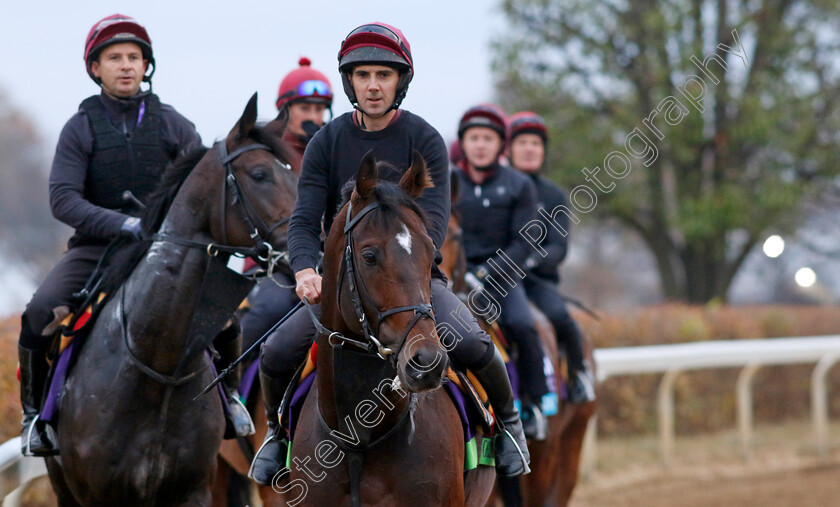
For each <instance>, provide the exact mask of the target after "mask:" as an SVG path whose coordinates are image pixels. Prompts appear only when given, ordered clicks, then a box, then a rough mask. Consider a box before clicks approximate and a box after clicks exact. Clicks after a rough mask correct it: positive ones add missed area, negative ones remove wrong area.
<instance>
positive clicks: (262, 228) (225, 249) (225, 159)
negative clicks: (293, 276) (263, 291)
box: [152, 140, 291, 264]
mask: <svg viewBox="0 0 840 507" xmlns="http://www.w3.org/2000/svg"><path fill="white" fill-rule="evenodd" d="M215 148H216V150H217V151H218V153H219V159H220V162H221V164H222V166H223V167H224V169H225V176H224V178H225V184H224V185H223V186H222V205H221V217H220V218H221V228H222V243H223V244H217V243H211V242H201V241H193V240H190V239H186V238H181V237H178V236H172V235H168V234H161V233H158V234H153V235H152V239H153V240H155V241H168V242H170V243H175V244H178V245H182V246H188V247H191V248H202V249H205V250H206V251H207V254H208V255H210V256H211V257H215V256H217V255H219V254H220V253H225V254H238V255H241V256H245V257H252V258H254V259H256V260H259V261H263V262H269V263H270V264H273V263H276V262H277V260H278V259H279V258H280V257H282V256H283V253H282V252H275V251H274V248H273V247H272V246H271V243H270V242H269V239H270V238H271V234H272V233H273V232H274V231H275V230H276V229H277V228H279V227H282V226H283V225H285V224H286V223H288V222H289V219H290V218H291V216H289V217H286V218H284V219H282V220H280V221H278V222H276V223H274V224H272V225H268V224H266V223H265V221H264V220H263V219H262V218H261V217H260V216H259V213H257V211H256V209H255V208H254V206H253V205H252V204H251V201H250V200H249V199H248V194H246V193H245V192H243V191H242V188H241V187H240V186H239V181H237V179H236V176H235V175H234V174H233V161H234V160H236V159H237V158H238V157H239V156H240V155H242V154H243V153H246V152H249V151H254V150H265V151H268V152H269V153H272V151H271V148H269V147H268V146H266V145H264V144H260V143H257V144H249V145H247V146H242V147H241V148H238V149H236V150H234V151H233V153H230V154H228V152H227V146H226V143H225V141H224V140H221V141H217V142H216V146H215ZM278 162H280V161H279V160H278ZM280 164H281V165H283V167H285V168H286V170H291V166H290V165H289V164H285V163H283V162H280ZM228 192H230V194H231V196H232V197H233V204H234V205H236V206H237V207H238V208H239V211H240V214H241V215H242V219H243V221H244V222H245V226H246V227H247V228H248V230H249V231H250V232H249V234H248V235H249V236H250V237H251V239H253V240H254V246H253V247H236V246H228V245H227V242H228V241H227V240H228V238H227V226H226V223H225V222H226V220H225V219H226V218H227V209H228V202H227V193H228Z"/></svg>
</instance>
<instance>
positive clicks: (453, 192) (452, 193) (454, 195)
mask: <svg viewBox="0 0 840 507" xmlns="http://www.w3.org/2000/svg"><path fill="white" fill-rule="evenodd" d="M459 184H460V180H459V179H458V175H457V174H456V173H455V170H452V171H449V200H450V201H452V204H453V205H454V204H455V202H456V201H457V200H458V185H459Z"/></svg>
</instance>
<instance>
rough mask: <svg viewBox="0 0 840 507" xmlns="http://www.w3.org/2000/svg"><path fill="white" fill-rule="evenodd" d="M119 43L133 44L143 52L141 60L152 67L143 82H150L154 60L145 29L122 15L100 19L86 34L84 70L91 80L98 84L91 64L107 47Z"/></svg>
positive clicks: (150, 42) (150, 41) (153, 71)
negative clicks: (147, 62)
mask: <svg viewBox="0 0 840 507" xmlns="http://www.w3.org/2000/svg"><path fill="white" fill-rule="evenodd" d="M120 42H133V43H135V44H137V45H138V46H140V50H141V51H142V52H143V59H144V60H148V61H149V63H150V64H151V66H152V72H150V73H149V75H148V76H143V81H146V82H151V81H152V74H154V73H155V58H154V55H153V53H152V39H150V38H149V34H148V33H147V32H146V29H145V28H144V27H143V25H141V24H140V23H138V22H137V20H135V19H134V18H132V17H131V16H126V15H124V14H112V15H110V16H108V17H107V18H102V19H100V20H99V21H97V22H96V24H95V25H93V27H92V28H91V29H90V32H88V36H87V39H85V68H86V69H87V73H88V75H89V76H90V78H91V79H93V81H94V82H95V83H96V84H99V79H98V78H97V77H95V76H94V75H93V72H92V71H91V68H90V67H91V64H92V63H93V62H94V61H96V59H97V58H99V53H101V52H102V50H103V49H105V48H106V47H107V46H110V45H111V44H117V43H120Z"/></svg>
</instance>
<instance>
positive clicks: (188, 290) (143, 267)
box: [122, 242, 207, 364]
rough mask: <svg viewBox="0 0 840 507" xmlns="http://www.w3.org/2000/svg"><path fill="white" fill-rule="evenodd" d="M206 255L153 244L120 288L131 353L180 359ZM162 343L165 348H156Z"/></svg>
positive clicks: (153, 359)
mask: <svg viewBox="0 0 840 507" xmlns="http://www.w3.org/2000/svg"><path fill="white" fill-rule="evenodd" d="M206 263H207V255H206V254H205V253H204V252H203V251H201V250H199V249H195V248H187V247H182V246H178V245H174V244H172V243H163V242H156V243H154V244H153V245H152V246H151V248H150V249H149V252H148V254H146V257H145V258H144V259H143V260H142V261H141V262H140V263H139V264H138V265H137V267H136V268H135V270H134V272H133V273H132V275H131V276H130V277H129V279H128V280H127V282H126V284H125V285H124V287H123V289H122V290H123V291H125V294H124V304H123V310H122V311H123V312H124V313H125V316H126V317H125V320H126V331H127V332H128V337H129V341H130V343H131V345H132V349H133V350H134V352H135V354H136V355H137V356H138V357H139V358H140V359H141V360H143V361H148V362H150V363H158V364H159V362H160V361H164V362H167V361H166V359H165V358H166V357H169V356H173V357H180V354H181V353H182V352H183V349H184V347H185V346H186V343H185V342H186V340H187V337H188V334H189V327H190V325H191V323H192V316H193V314H194V313H195V310H196V307H197V305H198V304H199V301H198V299H199V297H198V296H199V292H200V289H201V280H202V278H203V277H204V272H205V268H206ZM162 344H165V346H161V345H162Z"/></svg>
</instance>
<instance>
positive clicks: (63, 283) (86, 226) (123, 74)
mask: <svg viewBox="0 0 840 507" xmlns="http://www.w3.org/2000/svg"><path fill="white" fill-rule="evenodd" d="M84 59H85V69H86V70H87V73H88V75H89V76H90V78H91V79H92V80H93V81H94V82H95V83H96V84H97V85H99V87H100V88H101V91H100V93H99V94H98V95H93V96H91V97H88V98H87V99H85V100H84V101H83V102H82V103H81V105H80V106H79V110H78V112H76V113H75V114H74V115H73V116H72V117H71V118H70V120H68V121H67V123H66V124H65V125H64V128H63V129H62V131H61V135H60V136H59V139H58V145H57V146H56V150H55V157H54V159H53V163H52V169H51V172H50V180H49V181H50V183H49V185H50V189H49V190H50V191H49V196H50V208H51V210H52V213H53V216H55V217H56V218H57V219H58V220H60V221H62V222H64V223H65V224H67V225H69V226H70V227H72V228H74V229H75V233H74V234H73V236H72V237H71V238H70V240H69V241H68V243H67V251H66V252H65V253H64V254H63V256H62V258H61V260H60V261H59V262H58V264H57V265H56V266H55V267H54V268H53V269H52V270H51V271H50V272H49V273H48V274H47V276H46V278H45V279H44V281H43V283H41V285H40V286H39V287H38V289H37V290H36V291H35V294H34V295H33V296H32V299H31V300H30V301H29V303H28V304H27V306H26V309H25V311H24V312H23V315H22V316H21V331H20V339H19V344H18V353H19V358H20V399H21V405H22V406H23V423H22V426H23V432H22V433H23V436H22V439H21V451H22V452H23V454H25V455H35V456H47V455H55V454H58V450H59V449H58V442H57V438H56V436H55V432H54V431H53V430H52V428H48V427H47V425H46V423H44V422H43V421H39V420H38V413H39V410H40V407H41V402H42V400H43V396H44V388H45V383H46V377H47V374H48V365H47V362H46V354H47V349H48V348H49V346H50V343H51V341H52V339H53V334H54V332H55V331H56V330H57V328H58V326H59V324H60V322H61V321H62V320H63V318H64V317H65V316H66V315H67V313H68V311H69V310H70V309H72V308H73V306H74V297H73V294H74V293H76V292H78V291H80V290H81V289H82V288H83V287H84V286H85V282H86V281H87V279H88V277H89V276H90V275H91V274H92V272H93V271H94V269H95V267H96V265H97V262H98V261H99V258H100V257H101V256H102V254H103V252H104V251H105V249H106V247H107V245H108V244H109V243H110V242H111V241H112V240H113V239H115V238H117V237H118V236H126V237H129V238H132V239H140V238H141V234H142V229H141V226H140V219H139V218H137V215H138V214H139V211H140V209H139V206H138V201H139V202H141V203H142V201H143V199H144V198H147V197H148V196H149V195H150V194H151V192H152V191H153V190H154V188H155V186H156V184H157V182H158V180H159V178H160V175H161V174H162V173H163V170H164V168H165V167H166V165H167V164H168V163H169V162H170V161H172V160H174V159H175V158H176V156H178V154H179V153H181V152H183V151H185V150H189V149H191V148H194V147H199V146H201V138H200V137H199V135H198V132H196V130H195V126H194V125H193V124H192V123H191V122H190V121H189V120H187V119H186V118H184V117H183V116H182V115H181V114H179V113H178V112H177V111H175V109H173V108H172V106H169V105H167V104H162V103H161V102H160V99H159V98H158V96H157V95H155V94H153V93H152V91H151V80H152V74H154V70H155V59H154V55H153V53H152V42H151V39H150V38H149V34H148V33H147V32H146V29H145V28H144V27H143V26H142V25H141V24H140V23H138V22H137V21H136V20H135V19H134V18H131V17H129V16H125V15H122V14H114V15H111V16H108V17H106V18H104V19H102V20H100V21H98V22H97V23H96V24H95V25H93V27H92V28H91V29H90V32H89V33H88V36H87V39H86V40H85V51H84ZM144 81H145V82H147V83H149V89H148V90H146V91H141V89H140V84H141V83H142V82H144ZM128 192H130V194H129V193H128ZM217 341H218V340H217ZM230 341H231V342H232V343H235V344H236V345H237V347H238V346H239V342H238V341H237V340H230ZM225 346H228V348H230V347H231V346H230V345H229V344H227V343H223V344H217V347H218V348H219V351H220V353H221V354H222V355H223V356H224V355H225V352H226V350H225ZM233 353H234V354H235V351H233ZM228 355H229V356H230V355H231V354H228ZM233 357H234V358H235V355H234V356H233ZM230 359H232V358H230ZM228 391H230V390H229V389H228ZM239 406H240V407H241V405H239ZM233 415H234V416H235V417H238V418H241V417H243V416H244V417H248V413H247V411H245V410H244V407H243V408H242V409H241V410H240V411H239V412H238V413H234V414H233ZM247 422H248V423H250V419H248V421H247ZM234 423H237V421H234ZM239 424H242V423H241V421H240V422H239Z"/></svg>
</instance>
